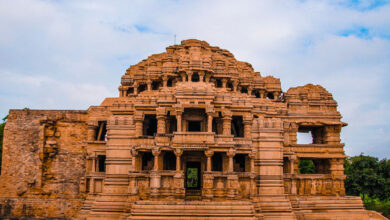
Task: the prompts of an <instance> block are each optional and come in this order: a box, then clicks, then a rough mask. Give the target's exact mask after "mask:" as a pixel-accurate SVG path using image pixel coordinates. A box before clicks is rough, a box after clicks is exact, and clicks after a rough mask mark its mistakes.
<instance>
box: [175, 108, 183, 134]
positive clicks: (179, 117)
mask: <svg viewBox="0 0 390 220" xmlns="http://www.w3.org/2000/svg"><path fill="white" fill-rule="evenodd" d="M182 114H183V111H182V110H181V109H178V110H176V122H177V126H176V128H177V131H178V132H182V127H181V125H182V121H181V115H182Z"/></svg>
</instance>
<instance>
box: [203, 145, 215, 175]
mask: <svg viewBox="0 0 390 220" xmlns="http://www.w3.org/2000/svg"><path fill="white" fill-rule="evenodd" d="M204 154H205V155H206V157H207V168H206V171H207V172H209V171H211V157H212V156H213V155H214V151H211V150H207V151H205V152H204Z"/></svg>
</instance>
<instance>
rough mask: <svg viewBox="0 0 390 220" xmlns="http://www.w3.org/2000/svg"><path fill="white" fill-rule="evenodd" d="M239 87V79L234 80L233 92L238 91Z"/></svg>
mask: <svg viewBox="0 0 390 220" xmlns="http://www.w3.org/2000/svg"><path fill="white" fill-rule="evenodd" d="M237 88H238V81H237V80H234V81H233V92H237Z"/></svg>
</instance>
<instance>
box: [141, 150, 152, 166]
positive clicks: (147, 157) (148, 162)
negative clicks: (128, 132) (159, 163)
mask: <svg viewBox="0 0 390 220" xmlns="http://www.w3.org/2000/svg"><path fill="white" fill-rule="evenodd" d="M153 159H154V157H153V154H152V153H151V152H144V153H143V154H142V170H152V169H153V165H154V160H153Z"/></svg>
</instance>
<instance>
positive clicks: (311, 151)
mask: <svg viewBox="0 0 390 220" xmlns="http://www.w3.org/2000/svg"><path fill="white" fill-rule="evenodd" d="M284 150H285V151H290V152H295V153H296V154H297V156H299V157H317V155H325V154H332V155H339V156H340V157H344V144H332V145H330V144H292V145H288V146H286V147H284Z"/></svg>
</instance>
